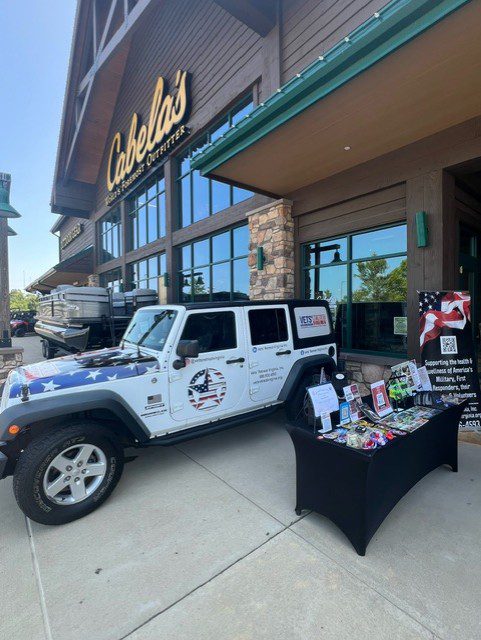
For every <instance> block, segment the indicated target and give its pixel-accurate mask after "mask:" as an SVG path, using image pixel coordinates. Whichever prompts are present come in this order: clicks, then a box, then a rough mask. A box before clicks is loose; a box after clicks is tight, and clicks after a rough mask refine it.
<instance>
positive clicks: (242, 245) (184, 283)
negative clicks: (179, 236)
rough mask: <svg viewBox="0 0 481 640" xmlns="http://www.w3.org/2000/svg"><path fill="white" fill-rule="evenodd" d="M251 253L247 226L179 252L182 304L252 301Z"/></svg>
mask: <svg viewBox="0 0 481 640" xmlns="http://www.w3.org/2000/svg"><path fill="white" fill-rule="evenodd" d="M248 252H249V230H248V227H247V225H243V226H242V227H237V228H235V229H231V230H229V231H225V232H223V233H219V234H216V235H215V236H211V237H210V238H205V239H203V240H199V241H198V242H194V243H192V244H189V245H186V246H185V247H182V248H181V249H179V254H180V255H179V259H180V273H179V291H180V293H179V295H180V301H181V302H207V301H209V302H210V301H215V300H218V301H221V300H248V299H249V267H248V264H247V254H248Z"/></svg>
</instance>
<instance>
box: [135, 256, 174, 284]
mask: <svg viewBox="0 0 481 640" xmlns="http://www.w3.org/2000/svg"><path fill="white" fill-rule="evenodd" d="M129 269H130V274H131V280H132V289H155V291H157V289H158V283H159V276H162V275H163V274H164V273H165V272H166V261H165V253H161V254H159V255H156V256H152V257H151V258H146V259H145V260H139V261H138V262H133V263H132V264H130V265H129Z"/></svg>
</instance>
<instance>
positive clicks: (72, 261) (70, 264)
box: [25, 245, 94, 293]
mask: <svg viewBox="0 0 481 640" xmlns="http://www.w3.org/2000/svg"><path fill="white" fill-rule="evenodd" d="M93 270H94V249H93V246H92V245H90V246H89V247H86V248H85V249H82V250H81V251H79V252H78V253H76V254H75V255H73V256H71V257H70V258H66V259H65V260H62V261H61V262H59V263H58V264H56V265H55V266H54V267H52V268H51V269H49V270H48V271H47V272H46V273H44V274H43V275H42V276H40V277H39V278H37V279H36V280H34V281H33V282H31V283H30V284H29V285H28V286H27V287H25V289H26V290H27V291H30V292H34V291H39V292H40V293H50V291H51V290H52V289H55V287H57V286H58V285H59V284H75V283H76V282H82V281H84V280H85V276H88V275H90V274H91V273H93Z"/></svg>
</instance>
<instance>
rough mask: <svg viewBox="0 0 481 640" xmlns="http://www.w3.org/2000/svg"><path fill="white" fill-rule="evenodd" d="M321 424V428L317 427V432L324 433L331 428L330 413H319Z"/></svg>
mask: <svg viewBox="0 0 481 640" xmlns="http://www.w3.org/2000/svg"><path fill="white" fill-rule="evenodd" d="M321 425H322V429H319V433H326V432H327V431H331V430H332V422H331V414H330V413H321Z"/></svg>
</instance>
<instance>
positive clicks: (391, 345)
mask: <svg viewBox="0 0 481 640" xmlns="http://www.w3.org/2000/svg"><path fill="white" fill-rule="evenodd" d="M406 251H407V249H406V225H404V224H403V225H397V226H394V227H385V228H382V229H376V230H374V231H369V232H365V233H359V234H353V235H350V236H345V237H343V238H334V239H331V240H323V241H319V242H315V243H310V244H307V245H305V246H304V269H303V272H304V276H303V277H304V293H305V296H306V298H310V299H325V300H327V302H328V303H329V307H330V309H331V313H332V315H333V320H334V323H335V327H336V333H337V339H338V341H339V342H340V344H341V346H342V347H343V348H345V349H359V350H363V351H378V352H385V353H396V354H398V353H399V354H403V353H405V352H406V349H407V345H406V335H404V334H401V333H399V332H396V333H395V331H396V328H397V327H399V326H402V324H403V323H400V322H399V321H396V320H395V319H397V318H399V317H401V318H406V315H407V307H406V300H407V259H406Z"/></svg>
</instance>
